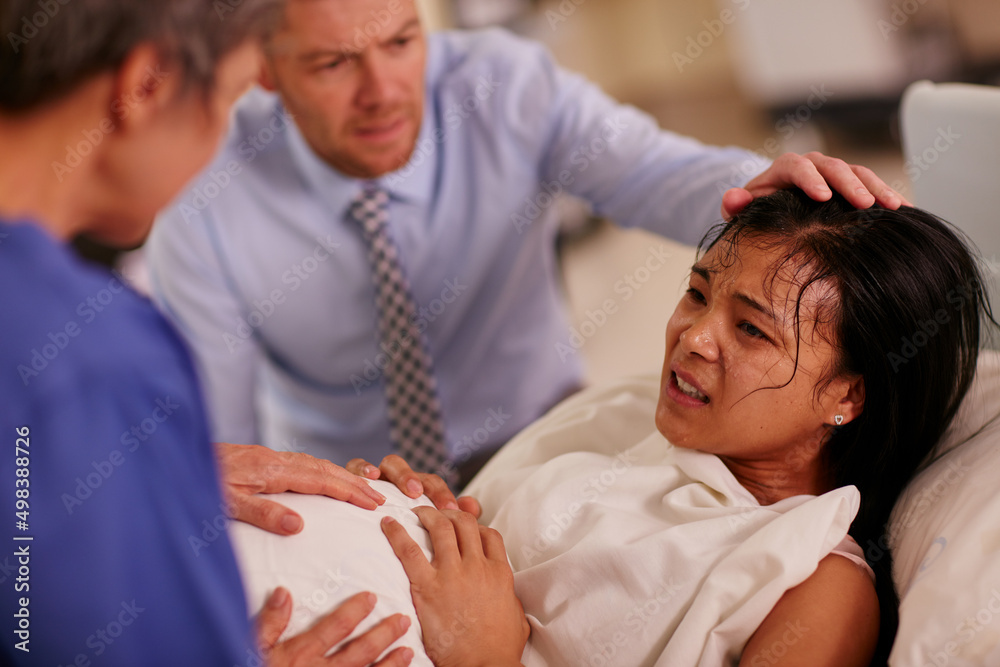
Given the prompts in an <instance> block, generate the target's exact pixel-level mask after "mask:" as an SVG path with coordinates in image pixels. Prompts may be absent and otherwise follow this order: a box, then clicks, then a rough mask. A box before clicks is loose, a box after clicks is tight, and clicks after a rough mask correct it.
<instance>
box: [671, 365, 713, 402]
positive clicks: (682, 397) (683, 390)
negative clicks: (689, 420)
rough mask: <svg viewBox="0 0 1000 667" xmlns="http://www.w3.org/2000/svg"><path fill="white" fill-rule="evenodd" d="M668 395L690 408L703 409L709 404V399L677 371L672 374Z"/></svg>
mask: <svg viewBox="0 0 1000 667" xmlns="http://www.w3.org/2000/svg"><path fill="white" fill-rule="evenodd" d="M667 393H668V394H669V395H670V397H671V398H672V399H674V401H676V402H677V403H680V404H681V405H686V406H689V407H701V406H703V405H707V404H708V403H709V398H708V396H706V395H705V394H704V393H702V391H701V390H700V389H698V387H696V386H695V385H693V384H692V383H690V382H688V381H686V380H684V379H683V378H681V377H680V376H679V375H677V372H676V371H672V372H671V373H670V382H669V383H667Z"/></svg>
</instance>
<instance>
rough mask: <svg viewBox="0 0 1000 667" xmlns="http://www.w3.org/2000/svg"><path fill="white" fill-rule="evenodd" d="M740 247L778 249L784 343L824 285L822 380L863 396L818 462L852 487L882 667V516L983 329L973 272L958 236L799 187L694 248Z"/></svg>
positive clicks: (887, 589) (960, 384)
mask: <svg viewBox="0 0 1000 667" xmlns="http://www.w3.org/2000/svg"><path fill="white" fill-rule="evenodd" d="M741 243H752V244H754V246H755V247H765V248H776V249H779V251H780V253H781V256H782V259H781V260H780V262H778V264H777V265H775V266H774V267H773V272H772V274H771V275H772V279H773V278H774V277H776V276H777V275H778V274H779V272H781V273H782V275H785V276H787V275H789V274H788V271H792V272H793V273H792V275H794V281H795V284H796V285H798V286H799V287H800V289H799V290H798V292H797V294H798V297H797V301H796V303H795V309H794V312H795V327H796V340H797V341H798V338H799V328H800V324H801V322H800V319H799V316H800V310H801V305H802V303H801V299H802V294H803V292H805V290H806V287H808V286H809V285H811V284H814V283H821V284H823V285H832V286H834V287H835V288H836V293H837V297H838V298H837V299H833V300H832V305H831V304H829V303H828V304H827V307H824V308H823V309H822V315H821V318H822V319H823V321H824V326H825V327H826V329H825V331H826V332H827V335H828V336H829V339H830V342H831V343H832V344H833V345H834V349H835V350H837V358H836V359H835V361H834V366H833V368H831V369H830V371H829V373H828V375H827V380H828V381H829V380H832V379H834V378H836V377H841V376H857V375H860V376H862V377H863V378H864V388H865V400H864V410H863V412H862V414H861V415H860V416H859V417H858V418H856V419H854V420H853V421H851V422H850V423H848V424H845V425H844V426H841V427H831V429H832V431H831V435H830V437H829V438H828V439H827V441H826V442H825V444H824V451H823V453H822V455H823V456H824V461H825V463H826V465H827V469H828V470H829V471H830V474H831V475H832V482H833V484H834V486H836V487H839V486H846V485H850V484H853V485H855V486H857V487H858V490H859V491H860V492H861V508H860V510H859V512H858V516H857V517H856V518H855V520H854V523H853V524H852V526H851V531H850V533H851V535H852V537H854V539H855V540H856V541H857V542H858V544H859V545H860V546H861V548H862V549H863V550H864V551H865V556H866V558H867V560H868V563H869V564H870V565H871V567H872V569H873V570H874V571H875V574H876V582H875V587H876V591H877V593H878V598H879V605H880V607H881V626H880V632H879V644H878V649H877V651H876V656H875V661H874V662H873V663H872V664H881V665H884V664H885V662H886V660H887V658H888V655H889V650H890V649H891V647H892V642H893V639H894V638H895V634H896V628H897V626H898V620H899V615H898V606H899V598H898V596H897V594H896V591H895V587H894V586H893V581H892V553H891V549H890V544H891V540H890V535H889V516H890V514H891V512H892V509H893V506H894V504H895V503H896V500H897V499H898V498H899V496H900V494H901V493H902V491H903V488H904V487H905V486H906V485H907V483H908V482H909V481H910V480H911V479H912V478H913V477H914V475H915V473H916V472H917V470H918V468H919V467H920V465H921V463H922V462H923V461H925V460H926V459H927V458H928V457H929V456H930V455H931V452H932V450H933V449H934V446H935V445H936V444H937V442H938V440H939V439H940V438H941V436H942V435H943V434H944V431H945V429H946V428H947V427H948V425H949V423H950V422H951V420H952V418H953V417H954V416H955V412H956V411H957V410H958V407H959V404H960V403H961V401H962V399H963V397H964V396H965V393H966V391H967V390H968V388H969V385H970V384H971V383H972V380H973V377H974V375H975V372H976V361H977V359H978V352H979V342H980V328H981V326H984V324H985V323H986V322H992V323H993V324H996V323H995V321H994V320H993V316H992V313H991V311H990V306H989V302H988V300H987V297H986V296H985V294H986V292H985V284H984V281H983V275H982V272H981V270H980V267H979V263H978V261H977V259H976V255H974V254H973V252H972V251H971V250H970V244H969V243H968V242H967V241H966V240H964V237H963V235H962V234H961V232H958V231H957V230H956V229H955V228H954V227H952V226H951V225H949V224H948V223H946V222H944V221H943V220H941V219H939V218H937V217H935V216H933V215H931V214H929V213H927V212H925V211H921V210H918V209H915V208H908V207H903V208H900V209H899V210H898V211H890V210H887V209H884V208H881V207H877V206H876V207H873V208H869V209H864V210H859V209H855V208H854V207H853V206H851V205H850V204H849V203H847V202H846V201H845V200H844V199H843V198H841V197H839V196H836V195H835V196H834V197H833V199H832V200H830V201H828V202H816V201H813V200H812V199H810V198H809V197H808V196H806V195H805V194H804V193H802V192H801V191H799V190H786V191H781V192H777V193H775V194H773V195H770V196H767V197H761V198H759V199H756V200H754V201H753V202H752V203H751V204H750V205H748V206H747V207H746V208H745V209H744V210H743V211H742V212H741V213H740V214H739V215H737V216H736V217H735V218H734V219H733V220H732V221H730V222H728V223H724V224H722V225H720V226H718V227H716V228H715V229H713V230H712V231H711V232H709V234H708V235H707V236H706V237H705V239H703V240H702V243H701V244H700V247H701V248H703V249H706V248H712V247H713V246H716V245H719V247H720V250H722V256H723V260H722V261H736V260H737V253H738V249H739V246H740V244H741ZM726 258H728V260H727V259H726ZM821 328H822V327H821ZM799 344H800V343H798V342H797V346H798V345H799ZM794 354H795V358H796V364H797V361H798V351H797V350H796V351H795V352H794ZM796 367H797V365H796Z"/></svg>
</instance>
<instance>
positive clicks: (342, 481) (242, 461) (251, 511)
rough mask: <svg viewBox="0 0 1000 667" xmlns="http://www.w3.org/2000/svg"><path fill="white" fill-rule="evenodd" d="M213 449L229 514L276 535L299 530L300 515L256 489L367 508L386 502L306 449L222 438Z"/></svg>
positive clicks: (362, 484)
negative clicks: (284, 449) (282, 449)
mask: <svg viewBox="0 0 1000 667" xmlns="http://www.w3.org/2000/svg"><path fill="white" fill-rule="evenodd" d="M215 454H216V456H217V457H218V461H219V470H220V472H221V475H222V490H223V493H224V494H225V499H226V502H227V503H228V504H229V511H228V513H229V515H230V518H232V519H236V520H238V521H243V522H245V523H249V524H251V525H254V526H257V527H258V528H263V529H264V530H266V531H268V532H271V533H276V534H278V535H294V534H295V533H297V532H299V531H300V530H302V525H303V524H302V517H300V516H299V515H298V513H297V512H294V511H292V510H290V509H288V508H287V507H285V506H284V505H280V504H278V503H276V502H274V501H272V500H266V499H264V498H260V497H258V496H257V495H255V494H258V493H283V492H285V491H293V492H295V493H305V494H314V495H321V496H329V497H330V498H335V499H337V500H343V501H346V502H349V503H351V504H352V505H357V506H358V507H360V508H362V509H366V510H373V509H375V508H376V507H378V506H379V505H381V504H382V503H384V502H385V496H383V495H382V494H381V493H379V492H378V491H376V490H375V489H373V488H371V487H370V486H369V485H368V482H366V481H365V480H364V479H362V478H360V477H358V476H357V475H353V474H351V473H349V472H348V471H347V470H345V469H344V468H341V467H340V466H338V465H335V464H333V463H331V462H330V461H327V460H325V459H317V458H314V457H312V456H309V455H308V454H300V453H296V452H276V451H274V450H273V449H268V448H267V447H262V446H260V445H231V444H228V443H224V442H218V443H216V444H215Z"/></svg>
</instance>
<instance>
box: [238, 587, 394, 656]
mask: <svg viewBox="0 0 1000 667" xmlns="http://www.w3.org/2000/svg"><path fill="white" fill-rule="evenodd" d="M374 608H375V596H374V595H372V594H371V593H359V594H358V595H355V596H354V597H352V598H350V599H348V600H347V601H346V602H344V604H342V605H340V606H339V607H337V608H336V609H334V610H333V611H332V612H330V613H329V614H327V615H326V616H324V617H323V618H321V619H320V620H319V621H318V622H317V623H316V624H315V625H314V626H313V627H312V628H310V629H309V630H307V631H306V632H303V633H302V634H300V635H296V636H294V637H292V638H291V639H288V640H286V641H283V642H281V643H280V644H279V643H278V637H280V636H281V633H282V632H284V631H285V628H286V627H288V619H289V618H291V616H292V596H291V595H290V594H289V593H288V591H287V590H285V589H284V588H278V589H277V590H275V591H274V593H272V594H271V597H270V598H268V600H267V602H266V603H265V604H264V608H263V609H262V610H261V612H260V614H259V615H258V616H257V636H258V638H259V640H260V644H261V652H262V653H263V654H264V656H265V657H266V658H267V664H268V665H269V666H270V667H284V666H285V665H289V666H291V665H295V667H309V666H310V665H325V666H326V667H334V666H335V667H367V665H371V664H374V665H375V667H405V666H406V665H409V664H410V661H411V660H412V659H413V650H412V649H409V648H406V647H400V648H397V649H394V650H393V651H391V652H390V653H389V654H388V655H386V656H385V657H384V658H382V659H381V660H379V661H378V662H375V660H377V659H378V657H379V656H380V655H381V654H382V652H383V651H385V650H386V649H387V648H388V647H389V645H390V644H392V643H393V642H394V641H396V640H397V639H399V638H400V637H402V636H403V633H405V632H406V630H407V628H409V627H410V619H409V618H407V617H406V616H403V615H402V614H396V615H394V616H390V617H389V618H387V619H385V620H383V621H382V622H380V623H379V624H378V625H376V626H375V627H374V628H372V629H371V630H369V631H368V632H366V633H364V634H363V635H360V636H358V637H356V638H354V639H352V640H351V641H350V642H348V643H347V644H346V645H345V646H344V647H343V648H341V649H340V650H339V651H337V652H336V653H334V654H333V655H330V656H326V652H327V651H329V650H330V648H331V647H333V646H335V645H336V644H337V643H338V642H340V641H341V640H343V639H344V638H345V637H348V636H349V635H350V634H351V633H352V632H353V631H354V628H356V627H357V625H358V623H360V622H361V621H362V620H364V619H365V617H366V616H368V614H370V613H371V611H372V609H374Z"/></svg>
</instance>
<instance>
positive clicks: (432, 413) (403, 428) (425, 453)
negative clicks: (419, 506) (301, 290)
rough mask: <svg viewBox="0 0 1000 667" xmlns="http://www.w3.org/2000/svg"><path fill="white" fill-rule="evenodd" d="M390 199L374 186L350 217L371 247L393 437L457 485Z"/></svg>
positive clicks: (413, 459)
mask: <svg viewBox="0 0 1000 667" xmlns="http://www.w3.org/2000/svg"><path fill="white" fill-rule="evenodd" d="M388 203H389V195H388V194H387V193H386V192H385V190H381V189H379V188H376V187H374V186H370V187H368V188H366V189H365V191H364V192H363V193H362V194H361V195H360V196H359V197H358V198H357V199H356V200H355V201H354V203H353V204H352V205H351V210H350V216H351V218H353V219H354V220H355V221H357V222H358V224H360V225H361V230H362V232H363V235H364V239H365V242H366V244H367V245H368V261H369V262H370V263H371V267H372V282H373V283H374V284H375V309H376V310H377V311H378V334H379V343H380V345H379V347H380V348H381V351H382V352H383V353H385V355H386V356H388V357H389V362H388V365H386V367H385V370H384V373H385V395H386V400H387V402H388V407H389V436H390V438H392V442H393V444H395V446H396V449H397V450H398V451H399V455H400V456H402V457H403V458H404V459H406V461H407V463H409V464H410V465H411V466H412V467H413V469H414V470H416V471H418V472H433V473H436V474H438V475H441V477H443V478H444V480H445V481H446V482H448V483H449V485H451V486H454V483H455V482H456V475H455V469H454V468H453V467H452V466H451V464H449V463H448V454H447V449H446V448H445V441H444V420H443V419H442V417H441V402H440V401H439V400H438V396H437V385H436V383H435V381H434V373H433V365H432V362H431V355H430V352H429V351H428V349H427V342H426V341H425V340H424V338H423V336H422V335H421V333H420V331H419V329H417V327H416V325H415V322H416V320H417V308H416V305H415V304H414V302H413V296H412V295H411V294H410V286H409V283H408V282H407V280H406V275H405V273H404V272H403V267H402V266H401V264H400V262H399V251H398V250H397V248H396V244H395V243H393V240H392V238H391V237H390V236H389V230H388V225H387V222H388V219H389V215H388V211H387V205H388Z"/></svg>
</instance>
